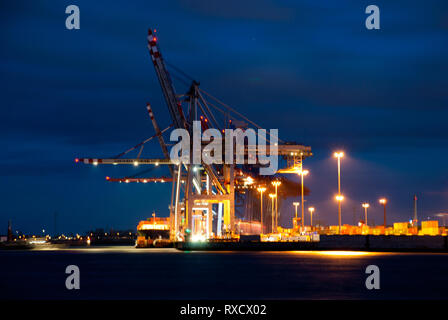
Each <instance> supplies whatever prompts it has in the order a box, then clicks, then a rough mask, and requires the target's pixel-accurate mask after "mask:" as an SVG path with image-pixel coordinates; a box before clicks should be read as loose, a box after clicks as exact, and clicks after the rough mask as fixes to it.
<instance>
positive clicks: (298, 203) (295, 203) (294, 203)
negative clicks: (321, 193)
mask: <svg viewBox="0 0 448 320" xmlns="http://www.w3.org/2000/svg"><path fill="white" fill-rule="evenodd" d="M292 204H293V205H294V207H295V209H296V218H297V207H298V206H300V202H293V203H292Z"/></svg>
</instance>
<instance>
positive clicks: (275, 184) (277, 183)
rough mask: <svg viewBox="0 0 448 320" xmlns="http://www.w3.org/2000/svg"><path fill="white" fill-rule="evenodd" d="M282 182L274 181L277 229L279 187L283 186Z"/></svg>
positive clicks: (276, 223) (276, 222)
mask: <svg viewBox="0 0 448 320" xmlns="http://www.w3.org/2000/svg"><path fill="white" fill-rule="evenodd" d="M281 184H282V183H281V181H278V180H277V181H272V185H273V186H274V187H275V227H277V225H278V193H277V191H278V190H277V189H278V186H279V185H281Z"/></svg>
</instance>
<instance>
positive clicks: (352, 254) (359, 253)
mask: <svg viewBox="0 0 448 320" xmlns="http://www.w3.org/2000/svg"><path fill="white" fill-rule="evenodd" d="M292 252H293V253H298V254H308V255H320V256H334V257H338V258H341V257H359V256H373V255H378V254H379V253H377V252H367V251H292Z"/></svg>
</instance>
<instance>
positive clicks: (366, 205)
mask: <svg viewBox="0 0 448 320" xmlns="http://www.w3.org/2000/svg"><path fill="white" fill-rule="evenodd" d="M362 207H363V208H364V215H365V217H366V226H368V224H367V208H368V207H370V204H368V203H363V204H362Z"/></svg>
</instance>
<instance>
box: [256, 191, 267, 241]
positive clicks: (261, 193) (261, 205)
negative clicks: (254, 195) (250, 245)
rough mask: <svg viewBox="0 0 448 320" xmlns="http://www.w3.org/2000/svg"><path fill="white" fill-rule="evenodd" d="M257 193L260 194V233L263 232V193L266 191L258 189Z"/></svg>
mask: <svg viewBox="0 0 448 320" xmlns="http://www.w3.org/2000/svg"><path fill="white" fill-rule="evenodd" d="M257 191H258V192H260V223H261V233H263V232H264V226H263V192H265V191H266V188H265V187H258V188H257Z"/></svg>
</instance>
